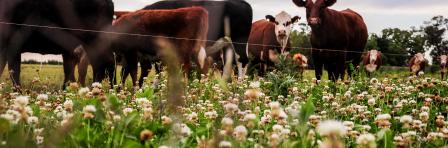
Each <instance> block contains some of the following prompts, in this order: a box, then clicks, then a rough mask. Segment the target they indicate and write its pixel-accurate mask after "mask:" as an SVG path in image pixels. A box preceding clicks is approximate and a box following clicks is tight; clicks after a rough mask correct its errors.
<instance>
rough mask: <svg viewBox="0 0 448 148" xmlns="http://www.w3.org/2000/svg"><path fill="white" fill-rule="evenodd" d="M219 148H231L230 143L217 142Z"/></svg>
mask: <svg viewBox="0 0 448 148" xmlns="http://www.w3.org/2000/svg"><path fill="white" fill-rule="evenodd" d="M218 146H219V148H231V147H232V143H231V142H229V141H221V142H219V145H218Z"/></svg>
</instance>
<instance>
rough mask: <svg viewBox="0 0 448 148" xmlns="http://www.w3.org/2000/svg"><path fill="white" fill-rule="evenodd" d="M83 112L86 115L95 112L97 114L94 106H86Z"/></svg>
mask: <svg viewBox="0 0 448 148" xmlns="http://www.w3.org/2000/svg"><path fill="white" fill-rule="evenodd" d="M82 111H83V112H85V113H94V112H96V107H95V106H94V105H86V106H84V108H83V109H82Z"/></svg>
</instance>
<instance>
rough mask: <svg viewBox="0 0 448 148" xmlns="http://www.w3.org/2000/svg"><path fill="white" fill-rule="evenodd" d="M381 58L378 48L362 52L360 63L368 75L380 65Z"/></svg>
mask: <svg viewBox="0 0 448 148" xmlns="http://www.w3.org/2000/svg"><path fill="white" fill-rule="evenodd" d="M381 58H382V55H381V52H380V51H378V50H370V51H368V52H367V53H366V54H364V56H363V60H362V63H363V65H364V68H365V70H366V72H367V75H368V76H370V75H371V74H372V73H373V72H375V71H377V70H378V69H379V68H380V67H381V63H382V62H381Z"/></svg>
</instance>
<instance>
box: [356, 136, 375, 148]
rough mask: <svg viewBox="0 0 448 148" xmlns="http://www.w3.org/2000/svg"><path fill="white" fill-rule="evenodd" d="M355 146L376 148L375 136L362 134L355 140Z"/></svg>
mask: <svg viewBox="0 0 448 148" xmlns="http://www.w3.org/2000/svg"><path fill="white" fill-rule="evenodd" d="M356 144H358V146H359V147H366V148H376V143H375V136H374V135H372V134H370V133H368V134H362V135H360V136H359V137H358V139H356Z"/></svg>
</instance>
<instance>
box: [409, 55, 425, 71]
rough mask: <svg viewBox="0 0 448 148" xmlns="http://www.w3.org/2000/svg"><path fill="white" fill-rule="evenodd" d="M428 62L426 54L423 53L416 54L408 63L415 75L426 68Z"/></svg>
mask: <svg viewBox="0 0 448 148" xmlns="http://www.w3.org/2000/svg"><path fill="white" fill-rule="evenodd" d="M427 62H428V60H426V59H425V56H424V55H423V54H422V53H417V54H415V55H414V56H413V57H412V58H411V59H410V60H409V63H408V64H409V70H410V72H411V73H412V74H414V75H418V73H419V72H423V71H424V70H425V66H426V64H427Z"/></svg>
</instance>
